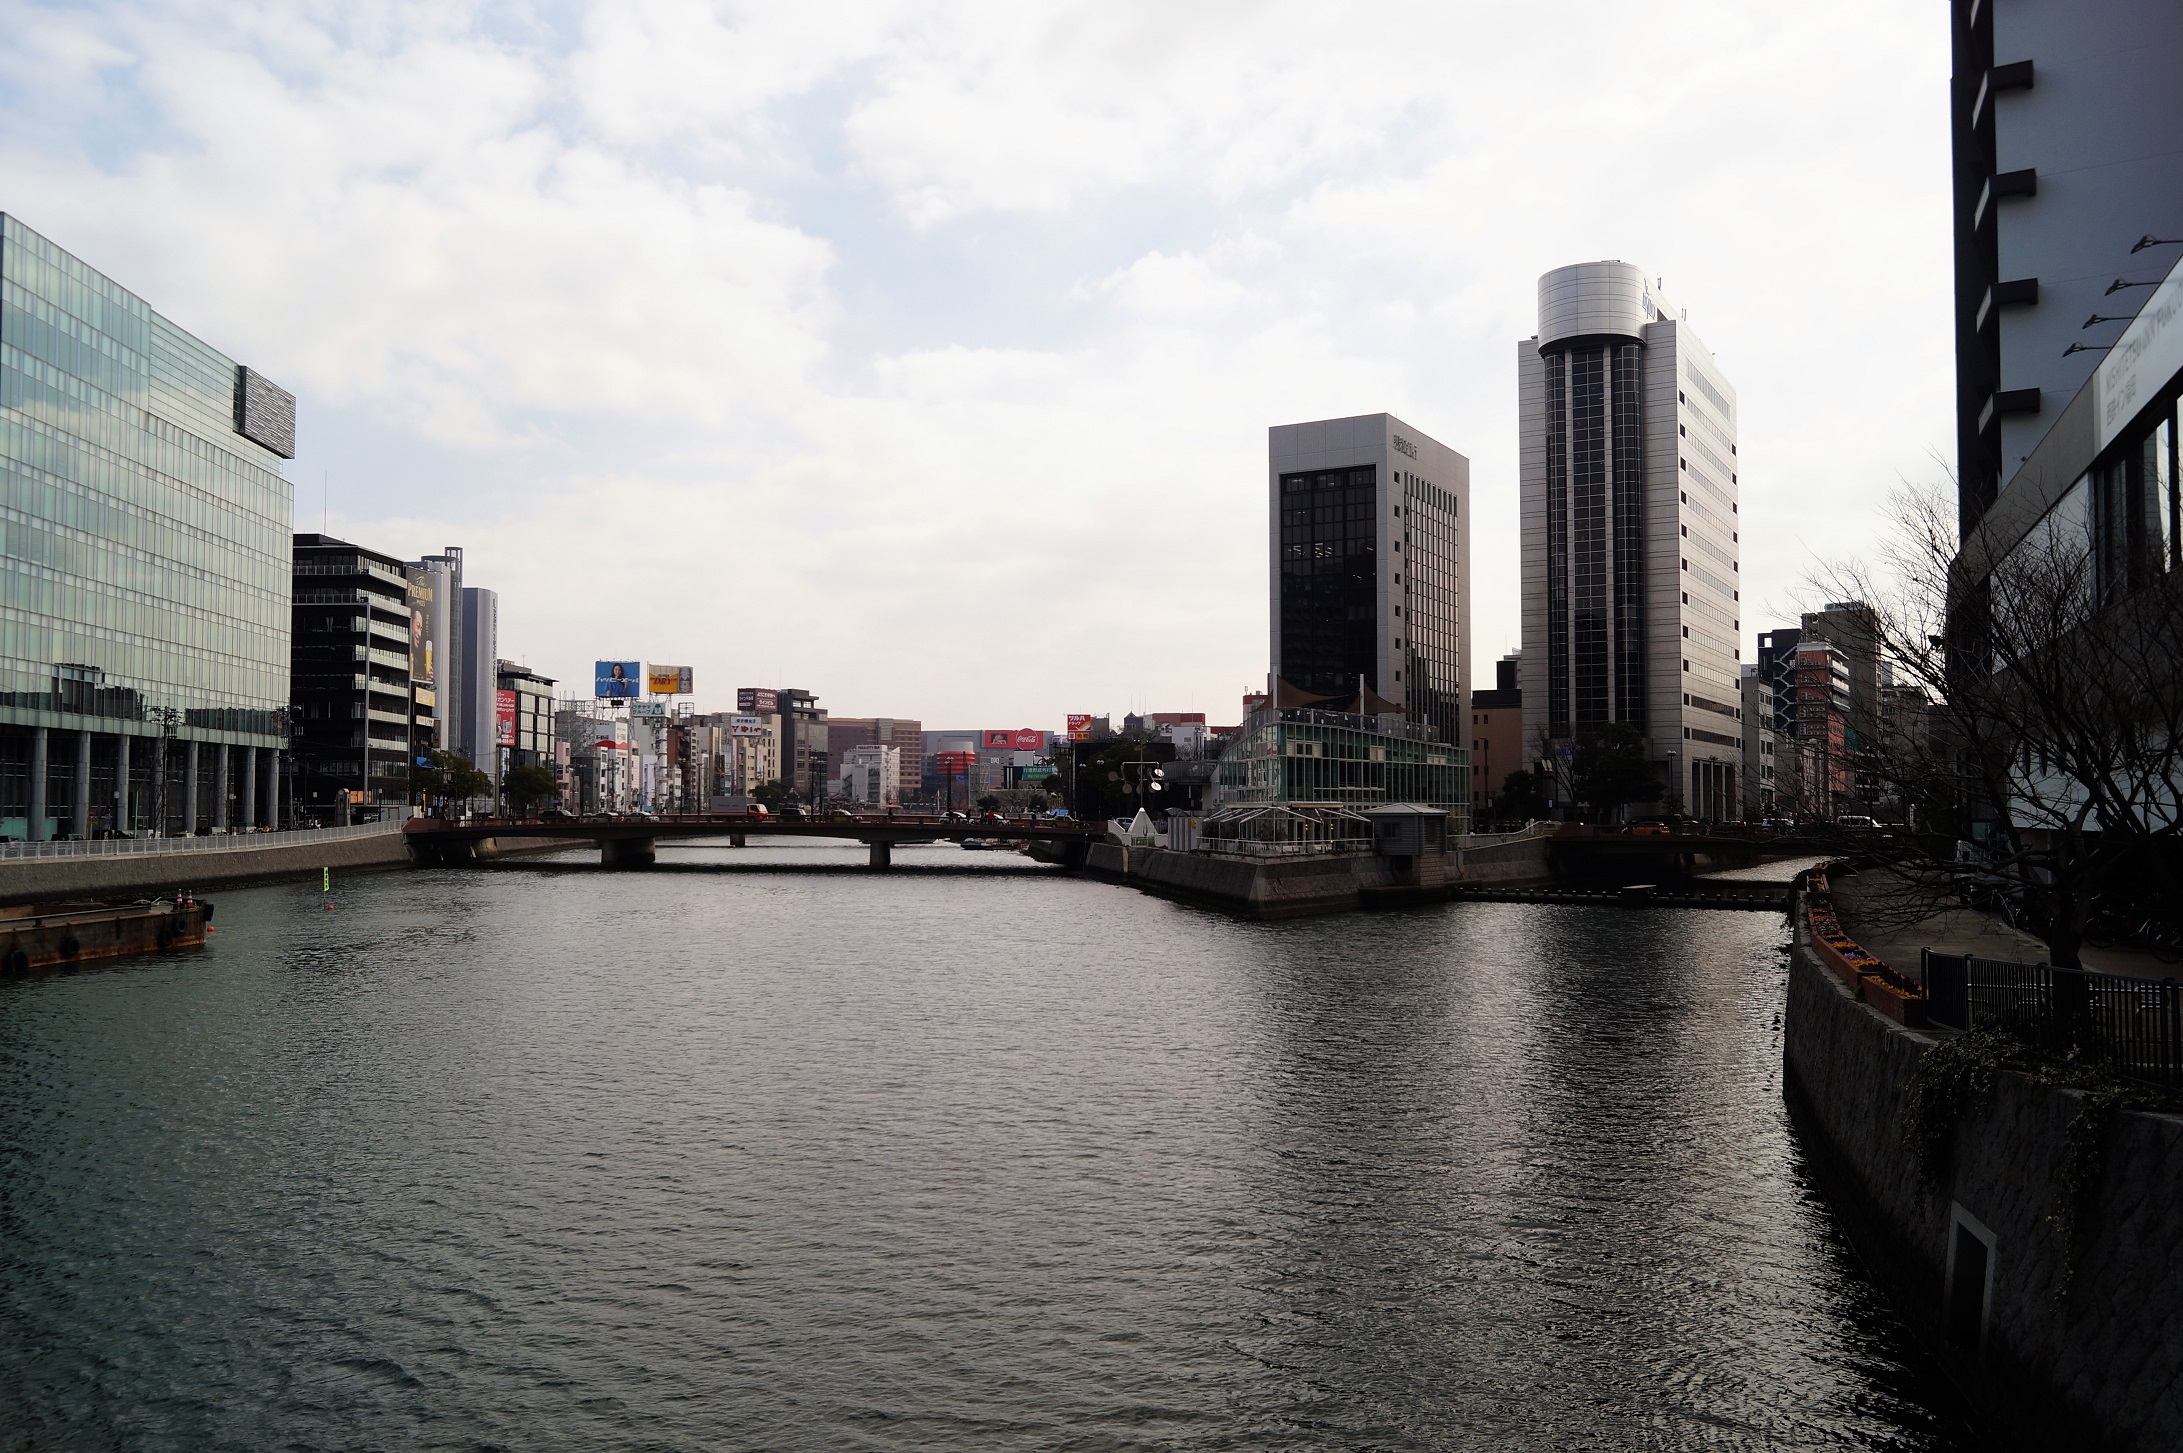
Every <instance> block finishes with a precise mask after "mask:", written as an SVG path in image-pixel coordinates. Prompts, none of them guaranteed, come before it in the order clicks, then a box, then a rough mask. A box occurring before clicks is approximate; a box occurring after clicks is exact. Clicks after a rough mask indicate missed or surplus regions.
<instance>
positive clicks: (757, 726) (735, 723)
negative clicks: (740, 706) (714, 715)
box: [728, 715, 766, 737]
mask: <svg viewBox="0 0 2183 1453" xmlns="http://www.w3.org/2000/svg"><path fill="white" fill-rule="evenodd" d="M765 734H766V719H765V718H764V717H762V716H747V715H741V716H731V717H729V718H728V735H729V736H731V737H762V736H764V735H765Z"/></svg>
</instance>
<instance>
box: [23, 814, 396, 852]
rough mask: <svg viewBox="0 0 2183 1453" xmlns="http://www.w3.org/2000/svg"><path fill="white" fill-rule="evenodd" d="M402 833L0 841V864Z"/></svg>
mask: <svg viewBox="0 0 2183 1453" xmlns="http://www.w3.org/2000/svg"><path fill="white" fill-rule="evenodd" d="M401 830H402V821H401V820H400V819H398V818H390V819H388V820H387V821H385V822H358V823H352V824H350V825H349V826H347V827H309V828H297V829H294V830H291V831H284V832H234V833H218V834H215V835H213V836H211V837H135V838H81V839H75V840H71V841H69V842H58V843H26V842H18V841H14V840H8V841H0V862H8V861H13V860H17V859H23V858H111V857H125V856H129V855H132V854H144V853H154V854H157V853H217V852H227V851H231V850H233V849H236V848H277V847H285V846H287V845H289V844H292V843H322V842H325V841H326V840H327V839H329V838H352V837H371V836H373V835H374V834H377V833H394V832H400V831H401Z"/></svg>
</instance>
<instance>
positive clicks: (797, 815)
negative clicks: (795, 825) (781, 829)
mask: <svg viewBox="0 0 2183 1453" xmlns="http://www.w3.org/2000/svg"><path fill="white" fill-rule="evenodd" d="M810 815H811V814H810V813H808V812H805V811H804V810H803V805H802V804H801V803H796V802H784V803H782V804H781V820H782V821H783V822H802V821H803V820H804V819H805V818H807V817H809V816H810Z"/></svg>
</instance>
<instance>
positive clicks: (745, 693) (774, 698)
mask: <svg viewBox="0 0 2183 1453" xmlns="http://www.w3.org/2000/svg"><path fill="white" fill-rule="evenodd" d="M735 709H736V710H737V711H755V712H757V713H759V714H760V715H762V716H772V715H773V714H774V713H775V712H778V711H779V710H780V709H781V693H780V692H778V691H775V690H773V689H772V688H771V687H769V686H739V687H737V688H736V690H735Z"/></svg>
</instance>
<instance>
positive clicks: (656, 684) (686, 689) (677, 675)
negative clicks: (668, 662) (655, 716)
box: [644, 661, 690, 696]
mask: <svg viewBox="0 0 2183 1453" xmlns="http://www.w3.org/2000/svg"><path fill="white" fill-rule="evenodd" d="M644 689H645V690H646V691H649V692H651V693H652V694H653V695H654V696H688V695H689V694H690V668H689V667H687V666H662V665H660V664H659V663H658V662H656V661H655V662H654V663H653V664H652V665H650V666H649V667H647V668H645V673H644Z"/></svg>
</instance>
